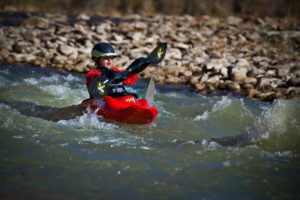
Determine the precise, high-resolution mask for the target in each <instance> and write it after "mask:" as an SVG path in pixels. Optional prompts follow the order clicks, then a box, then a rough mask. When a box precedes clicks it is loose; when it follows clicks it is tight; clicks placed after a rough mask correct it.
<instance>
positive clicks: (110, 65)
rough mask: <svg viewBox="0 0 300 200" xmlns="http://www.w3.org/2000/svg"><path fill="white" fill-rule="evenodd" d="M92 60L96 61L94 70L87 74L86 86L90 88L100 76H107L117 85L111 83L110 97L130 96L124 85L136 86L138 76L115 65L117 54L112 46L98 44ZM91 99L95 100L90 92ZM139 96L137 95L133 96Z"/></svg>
mask: <svg viewBox="0 0 300 200" xmlns="http://www.w3.org/2000/svg"><path fill="white" fill-rule="evenodd" d="M91 56H92V59H93V60H94V61H95V65H94V68H92V69H90V70H89V71H88V72H87V73H86V85H87V87H88V89H89V88H90V86H91V84H92V83H93V81H94V80H95V79H96V78H98V77H99V76H106V77H107V78H108V79H113V80H114V82H116V83H111V84H110V86H109V91H108V94H107V95H109V96H113V97H117V96H124V95H126V94H128V92H127V91H126V89H125V87H124V85H134V84H135V83H136V82H137V80H138V74H137V73H135V72H134V71H133V72H131V73H125V71H123V70H120V69H119V68H117V67H116V66H115V65H114V59H115V58H116V57H117V54H116V52H115V50H114V48H113V47H112V45H111V44H109V43H105V42H100V43H97V44H96V45H95V46H94V47H93V49H92V52H91ZM89 94H90V98H93V96H92V94H91V92H90V90H89ZM131 95H134V96H137V95H136V94H131Z"/></svg>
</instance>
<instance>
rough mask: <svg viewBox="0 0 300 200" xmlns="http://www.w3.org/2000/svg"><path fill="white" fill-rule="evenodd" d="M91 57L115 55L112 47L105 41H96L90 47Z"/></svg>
mask: <svg viewBox="0 0 300 200" xmlns="http://www.w3.org/2000/svg"><path fill="white" fill-rule="evenodd" d="M91 54H92V59H97V58H103V57H109V56H117V54H116V53H115V50H114V48H113V47H112V46H111V45H110V44H108V43H105V42H100V43H97V44H96V45H95V46H94V47H93V49H92V53H91Z"/></svg>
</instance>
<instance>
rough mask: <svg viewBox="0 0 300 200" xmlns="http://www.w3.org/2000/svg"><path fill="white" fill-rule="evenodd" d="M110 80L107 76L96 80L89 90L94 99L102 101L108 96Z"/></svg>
mask: <svg viewBox="0 0 300 200" xmlns="http://www.w3.org/2000/svg"><path fill="white" fill-rule="evenodd" d="M108 83H109V80H108V79H107V78H106V77H105V76H100V77H98V78H96V79H95V80H94V81H93V82H92V84H91V85H90V87H89V88H88V89H89V91H90V94H91V95H92V97H93V98H96V99H101V98H103V97H104V96H105V95H107V90H108V89H107V88H108V85H109V84H108Z"/></svg>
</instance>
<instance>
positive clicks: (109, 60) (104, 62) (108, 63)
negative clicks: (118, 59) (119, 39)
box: [98, 57, 114, 69]
mask: <svg viewBox="0 0 300 200" xmlns="http://www.w3.org/2000/svg"><path fill="white" fill-rule="evenodd" d="M98 62H99V64H100V65H101V66H103V67H105V68H107V69H111V67H112V66H113V62H114V57H104V58H100V59H99V61H98Z"/></svg>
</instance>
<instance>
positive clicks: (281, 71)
mask: <svg viewBox="0 0 300 200" xmlns="http://www.w3.org/2000/svg"><path fill="white" fill-rule="evenodd" d="M17 13H18V12H16V13H13V12H12V13H10V14H8V13H7V12H1V13H0V14H1V15H0V25H1V27H0V47H1V51H0V62H1V63H11V64H25V65H26V64H28V65H33V66H40V67H52V68H56V69H60V70H63V71H73V72H79V73H84V72H86V71H87V70H88V67H87V66H88V65H91V64H93V63H92V60H91V58H90V51H91V49H92V47H93V44H95V43H97V42H100V41H107V42H110V43H112V44H113V45H114V47H115V48H116V50H117V52H118V53H119V54H120V57H119V58H117V59H116V65H117V66H123V67H126V66H128V65H129V64H130V63H131V62H132V61H133V60H134V59H136V58H139V57H142V56H146V55H147V54H148V53H150V51H151V50H152V49H153V48H154V47H155V46H156V44H157V43H158V42H167V43H168V51H167V54H166V57H165V60H164V61H163V62H162V63H161V64H160V66H150V67H148V68H147V69H146V70H145V71H143V72H142V73H141V78H150V77H151V76H152V75H153V74H154V71H156V72H155V81H156V82H158V83H161V84H162V83H167V84H176V85H188V86H192V87H193V88H194V89H195V92H199V93H205V94H207V93H217V92H218V91H222V90H226V91H229V92H230V93H231V92H232V93H236V94H240V95H244V96H246V97H248V98H253V99H259V100H262V101H272V100H274V99H278V98H284V99H290V98H299V97H300V28H299V27H300V26H299V23H295V22H286V21H284V20H280V19H272V18H265V19H261V18H257V19H251V18H240V17H233V16H229V17H226V18H217V17H211V16H200V17H193V16H189V15H184V16H167V15H155V16H154V15H153V16H151V17H150V16H141V15H126V16H123V17H122V19H121V18H113V17H108V16H100V15H92V16H89V15H86V14H78V15H72V16H68V15H63V14H50V13H24V12H23V13H22V14H20V12H19V15H17ZM12 16H15V17H12Z"/></svg>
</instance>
